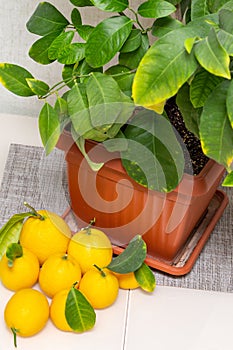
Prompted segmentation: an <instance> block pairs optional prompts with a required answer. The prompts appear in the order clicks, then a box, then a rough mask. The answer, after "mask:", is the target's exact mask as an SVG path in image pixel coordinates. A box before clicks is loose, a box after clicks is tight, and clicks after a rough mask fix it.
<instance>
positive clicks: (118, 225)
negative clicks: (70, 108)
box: [58, 132, 224, 265]
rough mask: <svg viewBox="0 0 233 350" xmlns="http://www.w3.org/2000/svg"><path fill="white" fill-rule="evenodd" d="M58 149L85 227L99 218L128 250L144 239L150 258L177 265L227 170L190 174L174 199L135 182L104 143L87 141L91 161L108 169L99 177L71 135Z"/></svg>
mask: <svg viewBox="0 0 233 350" xmlns="http://www.w3.org/2000/svg"><path fill="white" fill-rule="evenodd" d="M58 148H60V149H63V150H64V151H65V152H66V161H67V174H68V186H69V192H70V199H71V208H72V210H73V212H74V214H75V216H76V218H77V222H78V225H79V227H83V226H85V225H87V224H88V223H89V221H90V220H91V219H92V218H94V217H95V219H96V227H98V228H100V229H102V230H103V231H104V232H105V233H106V234H107V235H108V236H109V237H110V239H111V241H112V243H113V244H114V245H117V246H125V245H127V244H128V243H129V241H130V240H131V239H132V238H133V237H134V236H135V235H136V234H140V235H142V236H143V239H144V240H145V242H146V243H147V251H148V256H149V257H152V258H155V259H157V260H161V261H164V262H165V263H166V264H169V265H172V263H173V262H174V261H175V260H176V259H177V256H178V255H179V254H180V252H181V251H182V249H183V247H184V246H185V244H186V243H187V240H188V239H189V237H190V235H191V234H192V232H193V230H194V228H195V227H196V226H197V224H198V223H199V222H200V220H201V219H202V218H203V216H204V215H205V213H206V209H207V207H208V205H209V203H210V201H211V199H212V198H213V196H214V194H215V192H216V189H217V187H218V186H219V183H220V181H221V179H222V176H223V174H224V168H223V167H222V166H220V165H219V164H217V163H215V162H214V161H212V160H210V161H208V163H207V165H206V166H205V167H204V168H203V170H202V171H201V173H200V174H199V175H197V176H191V175H188V174H184V176H183V179H182V181H181V183H180V184H179V186H178V187H177V188H176V189H175V190H174V191H172V192H170V193H168V194H163V193H160V192H157V191H152V190H148V189H147V188H145V187H143V186H141V185H139V184H137V183H136V182H135V181H134V180H132V179H131V178H130V177H129V176H128V175H127V173H126V172H125V170H124V168H123V167H122V164H121V160H120V159H119V154H118V153H117V152H115V153H109V152H108V151H106V149H105V148H104V146H103V145H102V144H97V143H95V142H92V141H87V142H86V150H87V152H88V155H89V157H90V158H91V159H92V160H94V161H96V162H104V163H105V164H104V166H103V167H102V168H101V169H100V170H99V171H98V172H93V171H92V170H91V169H90V167H89V165H88V164H87V162H86V160H85V159H84V157H83V155H82V154H81V153H80V151H79V149H78V147H77V146H76V145H75V144H74V143H73V141H72V139H71V136H70V134H69V133H67V132H65V133H63V135H62V136H61V138H60V140H59V142H58Z"/></svg>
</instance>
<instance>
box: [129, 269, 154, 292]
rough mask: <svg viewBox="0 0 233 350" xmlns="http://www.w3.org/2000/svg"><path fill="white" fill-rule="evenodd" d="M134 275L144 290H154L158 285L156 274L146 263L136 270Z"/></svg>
mask: <svg viewBox="0 0 233 350" xmlns="http://www.w3.org/2000/svg"><path fill="white" fill-rule="evenodd" d="M134 275H135V278H136V280H137V282H138V284H139V285H140V287H141V288H142V289H143V290H145V291H146V292H153V291H154V289H155V285H156V281H155V276H154V274H153V272H152V271H151V269H150V268H149V267H148V266H147V265H146V264H145V263H143V264H142V266H140V267H139V269H138V270H136V271H134Z"/></svg>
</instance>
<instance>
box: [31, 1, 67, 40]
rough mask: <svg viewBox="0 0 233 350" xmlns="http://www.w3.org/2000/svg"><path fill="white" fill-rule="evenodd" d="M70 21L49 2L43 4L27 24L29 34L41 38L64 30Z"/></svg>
mask: <svg viewBox="0 0 233 350" xmlns="http://www.w3.org/2000/svg"><path fill="white" fill-rule="evenodd" d="M68 24H69V21H67V19H66V18H65V17H64V16H63V14H62V13H61V12H60V11H58V10H57V9H56V7H55V6H53V5H52V4H50V3H48V2H41V3H40V4H39V5H38V6H37V8H36V10H35V12H34V13H33V14H32V16H31V17H30V19H29V21H28V22H27V29H28V30H29V32H31V33H34V34H38V35H41V36H44V35H47V34H50V33H51V32H57V31H60V32H62V30H63V29H64V28H65V27H66V26H67V25H68Z"/></svg>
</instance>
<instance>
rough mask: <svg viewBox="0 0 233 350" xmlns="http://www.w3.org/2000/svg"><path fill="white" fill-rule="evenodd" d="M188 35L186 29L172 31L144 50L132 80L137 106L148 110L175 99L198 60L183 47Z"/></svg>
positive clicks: (190, 34) (190, 32) (193, 70)
mask: <svg viewBox="0 0 233 350" xmlns="http://www.w3.org/2000/svg"><path fill="white" fill-rule="evenodd" d="M190 36H192V31H189V30H188V29H187V28H182V29H177V30H174V31H173V32H170V33H168V34H167V35H165V36H163V37H161V38H160V39H158V40H157V41H155V43H154V44H153V45H152V46H151V48H150V49H149V50H148V51H147V53H146V54H145V55H144V57H143V58H142V60H141V62H140V64H139V67H138V69H137V72H136V74H135V78H134V83H133V99H134V102H135V103H136V104H139V105H143V106H145V107H147V106H148V107H149V106H153V105H157V104H159V103H161V102H163V101H165V100H166V99H167V98H169V97H171V96H174V95H175V94H176V93H177V91H178V90H179V88H180V87H181V86H182V85H183V84H184V83H185V82H186V81H187V80H188V79H189V77H190V76H191V75H192V74H193V73H194V72H195V70H196V68H197V61H196V59H195V57H194V55H193V54H192V53H191V54H190V55H189V54H188V53H187V52H186V50H185V47H184V42H185V40H186V39H187V38H189V37H190ZM168 82H169V84H168Z"/></svg>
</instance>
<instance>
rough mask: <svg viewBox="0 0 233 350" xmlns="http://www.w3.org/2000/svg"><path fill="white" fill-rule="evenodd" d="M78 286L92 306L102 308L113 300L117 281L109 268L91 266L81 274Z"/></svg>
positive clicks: (117, 287) (116, 292)
mask: <svg viewBox="0 0 233 350" xmlns="http://www.w3.org/2000/svg"><path fill="white" fill-rule="evenodd" d="M78 288H79V290H80V291H81V292H82V293H83V294H84V296H85V297H86V298H87V300H88V301H89V303H90V304H91V305H92V307H93V308H95V309H103V308H106V307H108V306H110V305H112V304H113V303H114V302H115V300H116V298H117V296H118V291H119V283H118V279H117V277H116V276H114V275H113V274H112V273H111V272H110V271H109V270H107V269H98V268H92V269H90V270H88V271H87V272H86V273H85V274H84V275H83V277H82V279H81V281H80V283H79V287H78Z"/></svg>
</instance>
